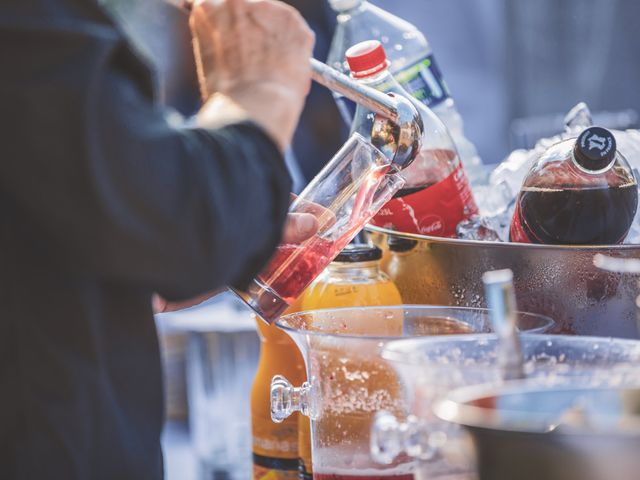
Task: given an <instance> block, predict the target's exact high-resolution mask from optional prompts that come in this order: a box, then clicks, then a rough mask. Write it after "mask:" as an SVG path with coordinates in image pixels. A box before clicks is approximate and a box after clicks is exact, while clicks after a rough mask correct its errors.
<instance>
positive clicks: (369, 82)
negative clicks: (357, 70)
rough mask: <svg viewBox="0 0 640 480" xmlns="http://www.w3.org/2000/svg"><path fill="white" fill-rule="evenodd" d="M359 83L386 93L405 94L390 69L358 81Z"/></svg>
mask: <svg viewBox="0 0 640 480" xmlns="http://www.w3.org/2000/svg"><path fill="white" fill-rule="evenodd" d="M356 80H357V81H358V82H359V83H362V84H363V85H366V86H368V87H371V88H375V89H376V90H380V91H381V92H385V93H389V92H391V93H404V91H403V90H402V87H401V86H400V84H399V83H398V81H397V80H396V79H395V78H393V75H391V72H389V69H388V68H385V69H384V70H382V71H381V72H378V73H376V74H374V75H370V76H368V77H364V78H357V79H356Z"/></svg>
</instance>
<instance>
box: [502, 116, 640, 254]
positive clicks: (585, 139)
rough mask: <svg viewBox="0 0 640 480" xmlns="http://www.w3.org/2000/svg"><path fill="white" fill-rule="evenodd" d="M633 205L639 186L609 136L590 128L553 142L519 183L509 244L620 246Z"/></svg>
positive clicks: (599, 130) (614, 142)
mask: <svg viewBox="0 0 640 480" xmlns="http://www.w3.org/2000/svg"><path fill="white" fill-rule="evenodd" d="M637 207H638V184H637V181H636V179H635V177H634V175H633V172H632V170H631V167H630V166H629V164H628V163H627V161H626V159H625V158H624V157H623V156H622V155H621V154H620V152H618V151H617V148H616V140H615V137H614V136H613V134H612V133H611V132H610V131H609V130H606V129H604V128H601V127H589V128H587V129H586V130H584V131H583V132H582V133H581V134H580V135H579V136H578V138H572V139H568V140H564V141H562V142H559V143H556V144H555V145H553V146H552V147H550V148H549V149H548V150H547V151H546V152H545V153H543V154H542V156H541V157H540V158H539V159H538V161H537V162H536V163H535V164H534V165H533V167H532V168H531V170H530V171H529V173H528V175H527V176H526V177H525V179H524V182H523V184H522V189H521V190H520V194H519V195H518V198H517V203H516V209H515V212H514V214H513V219H512V221H511V229H510V232H509V236H510V239H511V241H512V242H527V243H544V244H557V245H610V244H616V243H622V241H623V240H624V238H625V237H626V235H627V233H628V232H629V228H630V227H631V224H632V223H633V218H634V215H635V213H636V209H637Z"/></svg>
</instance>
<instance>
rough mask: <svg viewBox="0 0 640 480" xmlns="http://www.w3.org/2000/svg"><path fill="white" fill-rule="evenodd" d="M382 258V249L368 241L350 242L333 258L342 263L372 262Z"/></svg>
mask: <svg viewBox="0 0 640 480" xmlns="http://www.w3.org/2000/svg"><path fill="white" fill-rule="evenodd" d="M381 258H382V250H380V249H379V248H378V247H376V246H374V245H368V244H366V243H350V244H349V245H347V246H346V247H344V250H342V251H341V252H340V253H339V254H338V256H337V257H336V258H335V259H334V260H333V261H334V262H341V263H356V262H372V261H374V260H380V259H381Z"/></svg>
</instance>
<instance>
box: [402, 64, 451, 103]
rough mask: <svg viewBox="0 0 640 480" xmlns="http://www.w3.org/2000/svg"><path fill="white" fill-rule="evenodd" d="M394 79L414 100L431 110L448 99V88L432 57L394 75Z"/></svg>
mask: <svg viewBox="0 0 640 480" xmlns="http://www.w3.org/2000/svg"><path fill="white" fill-rule="evenodd" d="M393 76H394V77H395V79H396V80H397V81H398V83H400V85H402V88H404V89H405V90H406V91H407V92H409V93H410V94H411V95H412V96H413V97H414V98H416V99H418V100H420V101H421V102H422V103H424V104H425V105H426V106H427V107H430V108H433V107H435V106H436V105H438V104H439V103H442V102H444V101H445V100H446V99H447V98H449V96H450V94H449V88H448V87H447V84H446V83H445V81H444V79H443V78H442V73H440V69H439V68H438V65H437V64H436V61H435V59H434V58H433V55H429V56H427V57H425V58H424V59H422V60H420V61H418V62H416V63H414V64H413V65H410V66H408V67H406V68H403V69H402V70H400V71H399V72H397V73H394V74H393Z"/></svg>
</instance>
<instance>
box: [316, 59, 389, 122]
mask: <svg viewBox="0 0 640 480" xmlns="http://www.w3.org/2000/svg"><path fill="white" fill-rule="evenodd" d="M310 61H311V78H313V79H314V80H315V81H316V82H317V83H319V84H320V85H323V86H325V87H327V88H328V89H329V90H332V91H334V92H336V93H340V94H342V95H344V96H345V97H347V98H348V99H350V100H353V101H354V102H356V103H359V104H360V105H363V106H364V107H366V108H368V109H369V110H371V111H373V112H375V113H378V114H380V115H382V116H384V117H387V118H388V119H390V120H391V121H393V122H396V123H398V122H399V118H398V104H397V102H396V101H395V99H394V98H393V97H390V96H389V95H386V94H384V93H382V92H380V91H378V90H376V89H375V88H371V87H367V86H366V85H362V84H360V83H358V82H356V81H354V80H352V79H351V78H349V77H347V76H346V75H344V74H343V73H340V72H338V71H337V70H335V69H333V68H331V67H330V66H329V65H326V64H324V63H322V62H319V61H318V60H316V59H315V58H312V59H310Z"/></svg>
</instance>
